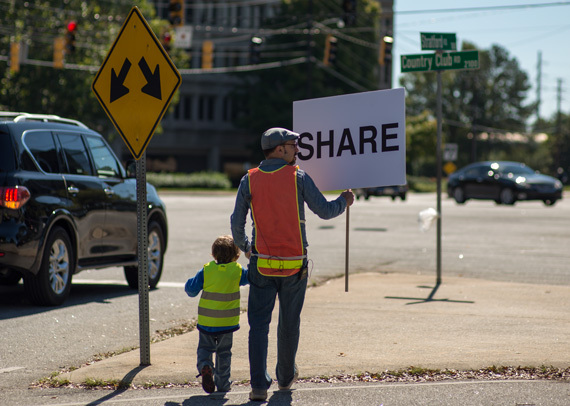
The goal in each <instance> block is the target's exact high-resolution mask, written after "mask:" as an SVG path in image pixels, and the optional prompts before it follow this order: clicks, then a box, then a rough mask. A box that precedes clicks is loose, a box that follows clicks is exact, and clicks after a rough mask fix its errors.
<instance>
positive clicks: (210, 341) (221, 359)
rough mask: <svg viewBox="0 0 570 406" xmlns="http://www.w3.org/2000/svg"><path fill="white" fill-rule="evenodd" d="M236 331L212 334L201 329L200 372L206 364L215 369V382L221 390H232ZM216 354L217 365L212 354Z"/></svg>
mask: <svg viewBox="0 0 570 406" xmlns="http://www.w3.org/2000/svg"><path fill="white" fill-rule="evenodd" d="M233 337H234V333H233V332H231V333H225V334H216V335H210V334H205V333H203V332H202V331H200V340H199V342H198V363H197V367H198V373H201V372H202V368H203V367H204V365H209V366H210V368H212V371H214V383H215V384H216V388H217V389H218V391H220V392H227V391H229V390H230V385H231V382H230V372H231V363H232V344H233ZM214 353H215V354H216V366H215V367H214V363H213V362H212V354H214Z"/></svg>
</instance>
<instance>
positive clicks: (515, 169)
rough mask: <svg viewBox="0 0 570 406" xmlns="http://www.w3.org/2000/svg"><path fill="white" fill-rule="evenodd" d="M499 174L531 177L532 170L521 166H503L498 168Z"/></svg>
mask: <svg viewBox="0 0 570 406" xmlns="http://www.w3.org/2000/svg"><path fill="white" fill-rule="evenodd" d="M500 171H501V173H503V174H510V173H512V174H513V175H532V174H534V170H532V169H531V168H529V167H528V166H522V165H505V166H502V167H501V168H500Z"/></svg>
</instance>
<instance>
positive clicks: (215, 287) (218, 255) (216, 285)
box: [184, 235, 248, 393]
mask: <svg viewBox="0 0 570 406" xmlns="http://www.w3.org/2000/svg"><path fill="white" fill-rule="evenodd" d="M239 255H240V250H239V248H238V247H237V246H236V245H235V244H234V240H233V238H232V237H231V236H230V235H224V236H221V237H218V238H217V239H216V241H214V244H212V256H213V257H214V261H212V262H210V263H208V264H206V265H204V267H203V268H202V269H200V270H199V271H198V273H197V274H196V276H194V277H193V278H190V279H188V281H187V282H186V285H185V287H184V290H185V291H186V293H187V294H188V296H191V297H195V296H197V295H198V293H200V291H202V295H201V297H200V303H199V304H198V330H199V331H200V340H199V342H198V363H197V367H198V372H199V375H198V376H200V375H201V376H202V388H204V390H205V391H206V392H208V393H212V392H214V391H215V390H216V388H218V391H220V392H227V391H229V390H230V385H231V382H230V369H231V357H232V351H231V349H232V343H233V332H234V331H236V330H237V329H239V315H240V293H239V287H240V286H242V285H246V284H247V283H248V282H247V269H242V267H241V265H240V264H238V263H237V262H236V261H237V259H238V258H239ZM213 353H216V365H215V367H214V364H213V362H212V354H213ZM198 376H197V377H198Z"/></svg>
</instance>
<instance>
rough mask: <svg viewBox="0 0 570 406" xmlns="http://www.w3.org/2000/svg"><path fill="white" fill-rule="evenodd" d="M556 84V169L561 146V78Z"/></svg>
mask: <svg viewBox="0 0 570 406" xmlns="http://www.w3.org/2000/svg"><path fill="white" fill-rule="evenodd" d="M557 82H558V85H557V86H556V142H555V145H556V159H555V162H554V163H555V165H556V169H558V168H559V167H560V166H561V164H562V162H561V157H560V154H561V152H560V150H561V147H562V79H561V78H558V80H557Z"/></svg>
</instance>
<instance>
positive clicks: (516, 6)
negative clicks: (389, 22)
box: [394, 1, 570, 15]
mask: <svg viewBox="0 0 570 406" xmlns="http://www.w3.org/2000/svg"><path fill="white" fill-rule="evenodd" d="M555 6H570V1H558V2H553V3H542V4H512V5H510V6H484V7H466V8H444V9H436V10H404V11H394V14H396V15H402V14H426V13H432V14H433V13H465V12H467V13H470V12H474V11H496V10H514V9H521V8H539V7H555Z"/></svg>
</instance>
